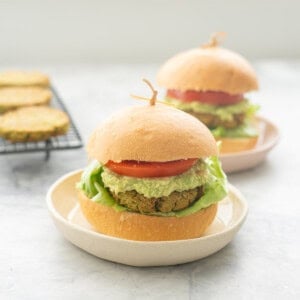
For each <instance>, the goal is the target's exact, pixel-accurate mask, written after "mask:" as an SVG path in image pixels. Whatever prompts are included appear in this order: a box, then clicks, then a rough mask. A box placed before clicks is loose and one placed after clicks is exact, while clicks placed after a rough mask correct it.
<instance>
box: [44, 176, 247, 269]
mask: <svg viewBox="0 0 300 300" xmlns="http://www.w3.org/2000/svg"><path fill="white" fill-rule="evenodd" d="M81 172H82V170H77V171H74V172H71V173H68V174H66V175H65V176H63V177H61V178H60V179H58V180H57V181H56V182H55V183H54V184H53V185H52V187H51V188H50V189H49V191H48V193H47V205H48V209H49V211H50V214H51V215H52V217H53V220H54V223H55V225H56V226H57V228H58V229H59V230H60V231H61V232H62V234H63V235H64V236H65V238H66V239H67V240H69V241H70V242H71V243H73V244H74V245H76V246H78V247H79V248H81V249H83V250H85V251H87V252H89V253H91V254H93V255H95V256H98V257H100V258H103V259H106V260H110V261H114V262H118V263H122V264H126V265H131V266H163V265H175V264H182V263H187V262H191V261H194V260H197V259H200V258H203V257H206V256H208V255H211V254H213V253H215V252H217V251H219V250H220V249H222V248H223V247H225V246H226V245H227V244H228V243H229V242H230V241H231V240H232V239H233V237H234V235H235V234H236V233H237V232H238V230H239V229H240V227H241V225H242V224H243V222H244V220H245V218H246V215H247V210H248V206H247V203H246V201H245V199H244V197H243V196H242V195H241V194H240V192H239V191H238V190H237V189H236V188H234V187H233V186H232V185H229V195H228V197H226V198H225V199H224V200H222V201H221V202H220V203H219V208H218V213H217V217H216V219H215V221H214V222H213V224H212V225H211V226H210V227H209V228H208V230H207V232H206V233H205V235H204V236H203V237H200V238H196V239H190V240H178V241H164V242H140V241H130V240H125V239H120V238H115V237H111V236H107V235H104V234H101V233H98V232H95V231H94V230H93V229H92V228H91V226H90V225H89V223H88V222H87V221H86V219H85V218H84V216H83V215H82V214H81V211H80V209H79V206H78V204H77V191H76V189H75V183H76V182H77V181H79V179H80V174H81Z"/></svg>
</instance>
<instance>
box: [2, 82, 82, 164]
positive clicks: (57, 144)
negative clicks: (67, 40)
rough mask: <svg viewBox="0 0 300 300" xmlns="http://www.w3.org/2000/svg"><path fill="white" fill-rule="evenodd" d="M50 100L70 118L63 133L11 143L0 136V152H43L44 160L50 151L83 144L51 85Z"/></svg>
mask: <svg viewBox="0 0 300 300" xmlns="http://www.w3.org/2000/svg"><path fill="white" fill-rule="evenodd" d="M51 91H52V95H53V96H52V100H51V106H52V107H55V108H58V109H60V110H63V111H64V112H65V113H66V114H67V115H68V116H69V119H70V128H69V130H68V132H67V133H66V134H65V135H60V136H57V137H52V138H50V139H48V140H46V141H41V142H28V143H11V142H9V141H6V140H5V139H2V138H0V154H13V153H30V152H45V154H46V160H48V159H49V157H50V153H51V151H53V150H68V149H76V148H81V147H82V146H83V143H82V139H81V137H80V134H79V132H78V130H77V128H76V126H75V124H74V122H73V120H72V117H71V116H70V114H69V112H68V110H67V108H66V106H65V105H64V103H63V101H62V100H61V98H60V97H59V95H58V93H57V92H56V90H55V89H54V88H53V87H51Z"/></svg>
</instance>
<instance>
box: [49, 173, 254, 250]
mask: <svg viewBox="0 0 300 300" xmlns="http://www.w3.org/2000/svg"><path fill="white" fill-rule="evenodd" d="M82 171H83V169H76V170H74V171H71V172H68V173H66V174H64V175H63V176H61V177H59V178H58V179H57V180H56V181H55V182H54V183H53V184H52V185H51V186H50V188H49V189H48V191H47V194H46V203H47V208H48V211H49V213H50V215H51V217H52V218H55V219H56V220H58V221H59V222H61V223H63V224H64V226H67V227H71V228H73V229H75V230H77V231H80V232H82V233H84V234H88V235H92V236H94V237H95V238H97V239H98V238H101V239H105V240H108V241H111V242H118V243H127V244H132V245H144V244H147V245H151V246H152V245H153V246H154V245H155V246H160V245H162V244H164V245H165V244H174V245H176V244H183V243H187V242H189V243H197V242H199V241H200V240H201V241H208V240H211V239H215V238H217V237H219V236H222V235H224V234H228V233H230V232H231V231H233V230H234V229H235V228H239V226H240V225H242V224H243V223H244V221H245V219H246V217H247V215H248V210H249V206H248V203H247V201H246V199H245V197H244V196H243V194H242V193H241V192H240V191H239V190H238V189H237V188H236V187H235V186H233V185H232V184H230V183H228V190H229V191H230V190H231V191H233V193H234V194H236V195H237V199H238V200H239V202H240V203H241V205H242V208H243V210H242V212H241V215H240V216H239V218H238V219H237V220H236V221H235V222H234V223H233V224H231V225H230V226H229V227H228V228H226V229H225V230H223V231H221V232H217V233H214V234H211V235H207V236H203V237H198V238H193V239H184V240H173V241H135V240H127V239H122V238H119V237H114V236H109V235H105V234H103V233H99V232H96V231H91V230H88V229H86V228H84V227H82V226H80V225H78V224H73V223H70V222H69V221H68V220H67V219H66V218H64V217H63V216H62V215H61V214H59V212H58V211H57V210H56V209H55V208H54V205H53V204H52V197H51V195H52V194H53V191H54V190H55V188H57V186H59V185H60V184H61V183H62V182H63V181H65V180H66V179H67V178H70V177H72V176H75V175H77V174H78V173H80V172H82ZM74 189H75V186H74Z"/></svg>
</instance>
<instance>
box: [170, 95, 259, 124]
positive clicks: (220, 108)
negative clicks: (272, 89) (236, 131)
mask: <svg viewBox="0 0 300 300" xmlns="http://www.w3.org/2000/svg"><path fill="white" fill-rule="evenodd" d="M165 101H166V102H167V103H170V104H172V105H174V106H175V107H176V108H178V109H181V110H183V111H186V112H189V111H193V112H195V113H204V114H212V115H216V116H218V117H219V118H220V119H221V120H223V121H231V120H232V118H233V115H234V114H245V115H246V117H248V118H249V117H251V116H253V115H254V114H255V112H256V111H257V110H258V108H259V107H258V106H257V105H254V104H251V103H250V102H249V101H248V100H247V99H244V100H242V101H241V102H239V103H237V104H232V105H210V104H204V103H201V102H199V101H192V102H183V101H179V100H176V99H173V98H168V97H167V98H166V99H165Z"/></svg>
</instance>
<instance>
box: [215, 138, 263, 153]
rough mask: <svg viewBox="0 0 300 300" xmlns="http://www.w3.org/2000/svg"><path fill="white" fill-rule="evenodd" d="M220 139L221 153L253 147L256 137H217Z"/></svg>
mask: <svg viewBox="0 0 300 300" xmlns="http://www.w3.org/2000/svg"><path fill="white" fill-rule="evenodd" d="M216 140H217V141H221V142H222V145H221V151H220V153H221V154H226V153H234V152H241V151H246V150H250V149H253V148H254V147H255V146H256V143H257V140H258V137H252V138H217V139H216Z"/></svg>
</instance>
